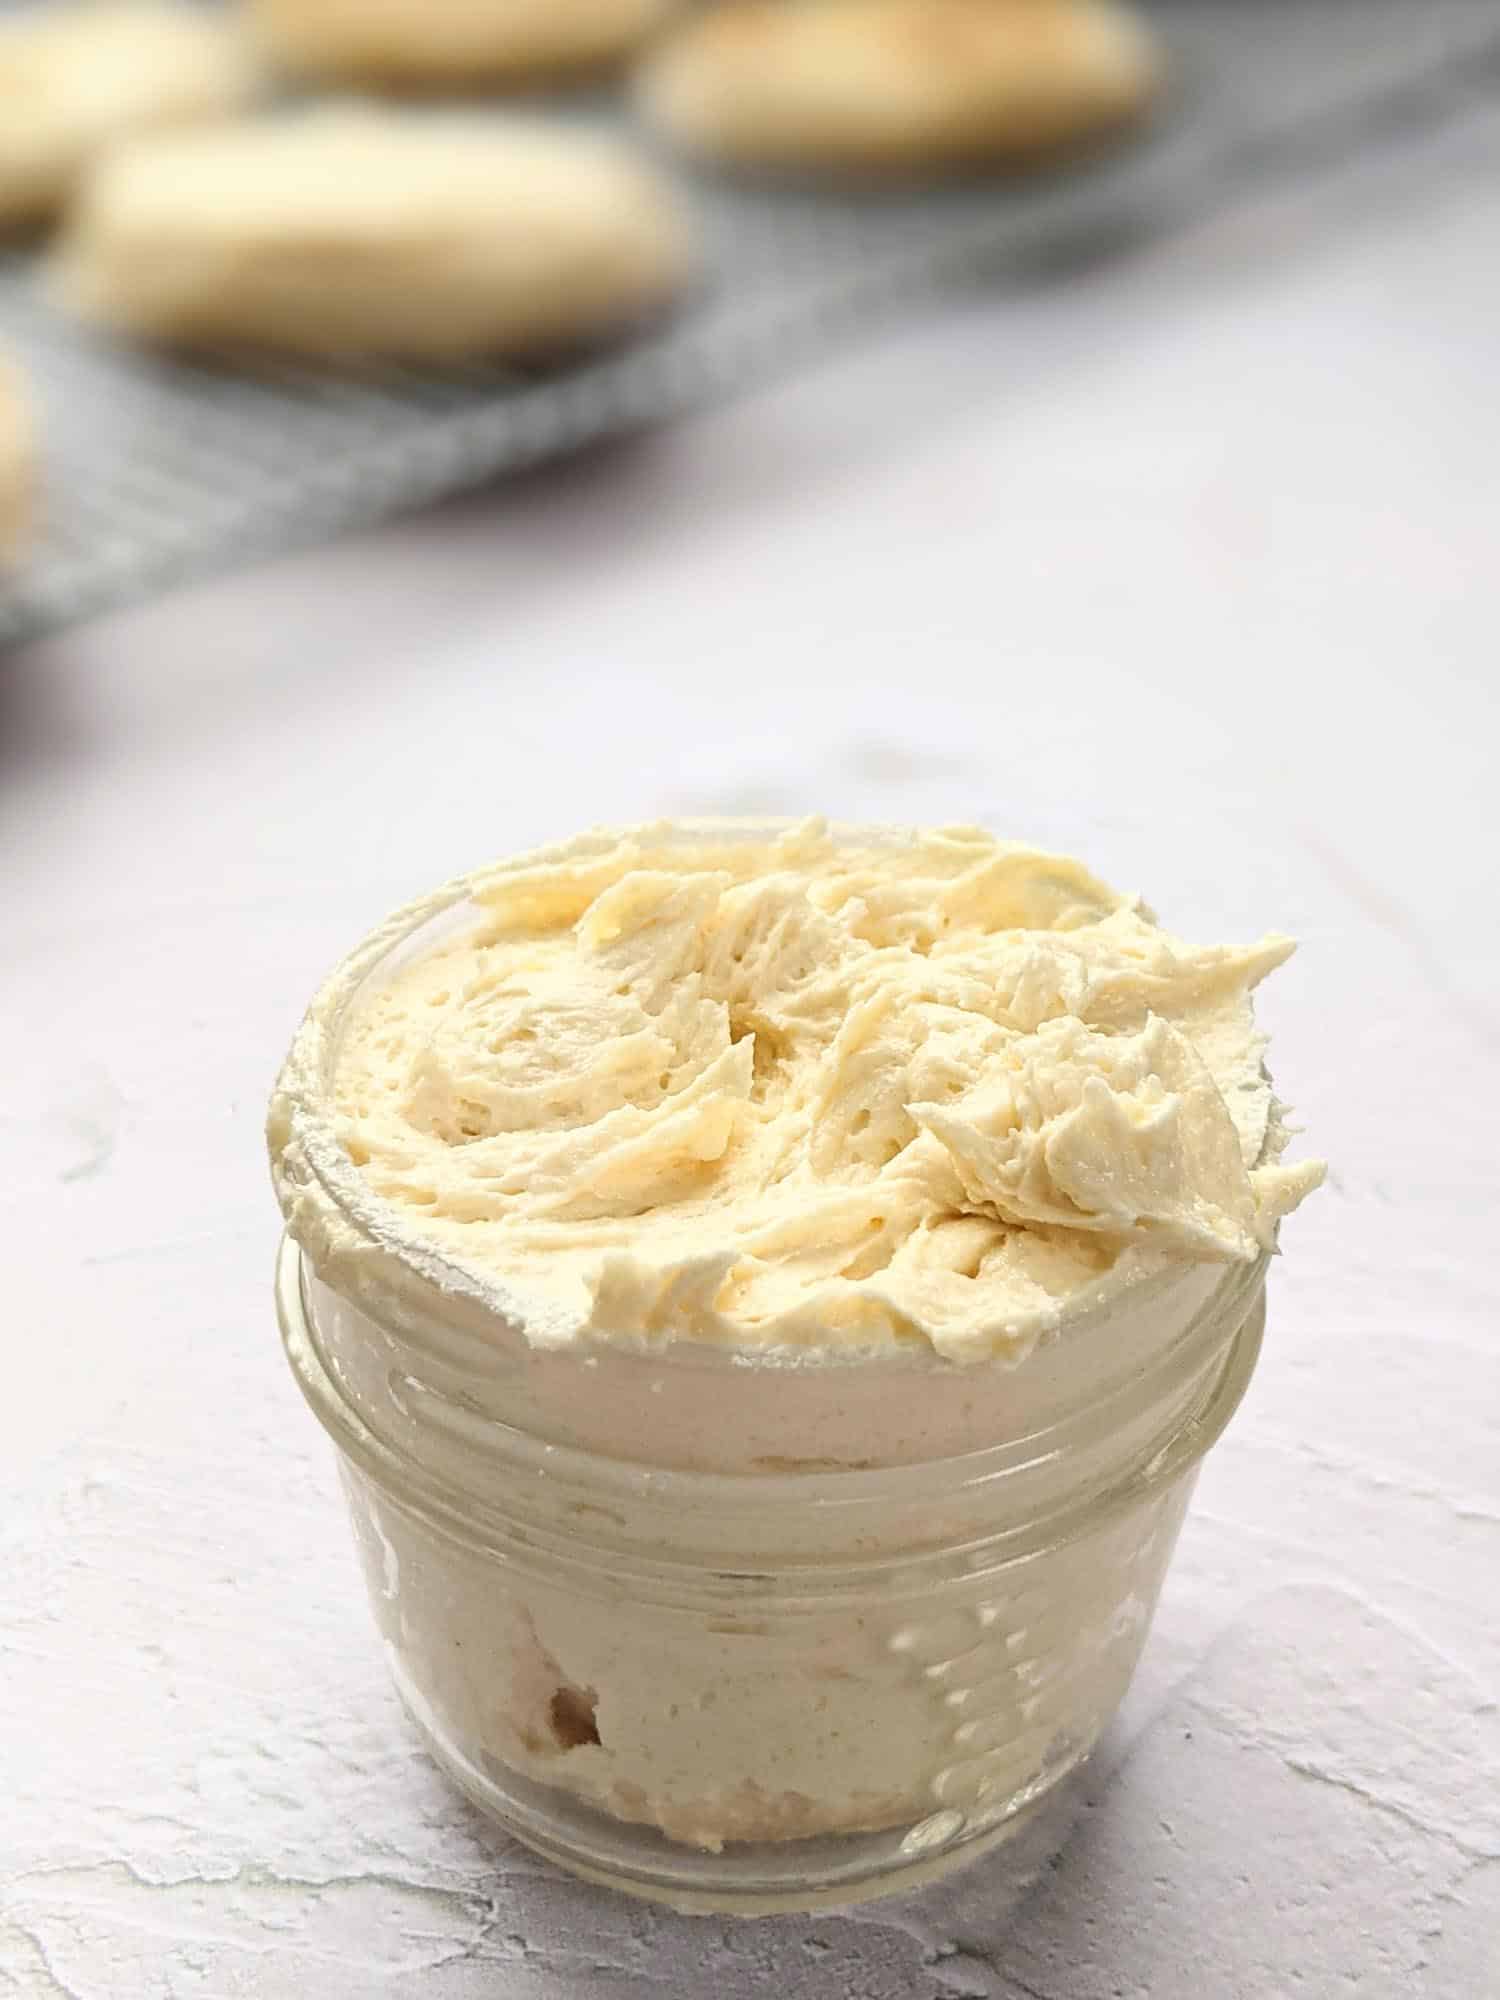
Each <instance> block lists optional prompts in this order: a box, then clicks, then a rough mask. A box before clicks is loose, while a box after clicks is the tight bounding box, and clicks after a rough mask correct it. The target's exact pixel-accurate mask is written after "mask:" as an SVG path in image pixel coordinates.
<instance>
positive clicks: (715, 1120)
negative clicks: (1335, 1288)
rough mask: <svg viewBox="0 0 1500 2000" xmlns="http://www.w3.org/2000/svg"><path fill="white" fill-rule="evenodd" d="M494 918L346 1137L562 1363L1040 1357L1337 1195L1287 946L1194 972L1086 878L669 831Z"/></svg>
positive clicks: (513, 903)
mask: <svg viewBox="0 0 1500 2000" xmlns="http://www.w3.org/2000/svg"><path fill="white" fill-rule="evenodd" d="M470 893H471V896H472V898H473V900H474V902H475V904H476V905H477V915H476V917H475V920H474V921H473V923H472V924H471V925H469V927H468V928H466V929H464V930H463V931H461V932H460V933H459V934H458V935H457V936H456V937H454V938H452V939H451V940H450V941H448V942H446V943H444V944H443V945H442V946H441V947H440V948H438V949H436V950H434V951H433V952H431V953H430V954H428V955H426V956H422V957H418V958H416V959H415V960H413V961H411V962H408V963H406V964H405V965H404V966H402V967H401V968H400V969H399V970H398V971H396V972H395V973H393V974H391V975H389V976H387V977H385V978H384V979H383V980H382V981H381V983H380V984H379V985H378V986H377V987H376V988H375V990H374V991H373V992H370V993H368V994H367V995H366V996H364V997H363V998H362V999H361V1000H360V1001H359V1002H358V1003H357V1004H356V1007H355V1010H354V1012H353V1015H352V1018H351V1019H350V1021H349V1023H348V1025H347V1027H346V1029H345V1032H344V1034H343V1036H342V1039H341V1044H340V1049H339V1054H338V1060H337V1065H336V1069H335V1073H334V1078H333V1093H334V1100H335V1106H336V1125H337V1130H338V1133H339V1136H340V1138H341V1140H342V1143H343V1144H344V1146H345V1148H346V1149H347V1151H348V1153H349V1156H350V1158H351V1159H352V1160H353V1161H354V1162H355V1164H356V1165H357V1167H358V1168H359V1169H360V1171H361V1174H362V1175H363V1177H364V1179H365V1181H366V1182H367V1183H368V1185H369V1187H370V1189H371V1190H373V1192H374V1193H375V1194H376V1195H378V1196H379V1197H380V1198H381V1199H382V1201H383V1202H384V1204H386V1205H387V1207H388V1210H389V1212H390V1213H391V1214H392V1215H393V1216H394V1217H396V1218H399V1226H400V1230H401V1232H402V1233H404V1234H406V1235H408V1236H409V1237H410V1239H411V1240H412V1241H413V1242H415V1243H417V1244H419V1245H423V1246H427V1247H428V1248H430V1249H432V1250H435V1251H436V1252H438V1253H439V1254H440V1255H441V1256H443V1257H444V1258H445V1259H447V1260H450V1261H451V1262H452V1263H454V1264H457V1265H459V1266H461V1267H462V1268H464V1269H465V1270H468V1271H470V1272H473V1273H476V1274H478V1276H479V1277H480V1278H481V1280H483V1279H485V1278H493V1279H495V1280H497V1281H499V1282H500V1283H501V1284H502V1285H503V1287H504V1293H505V1297H506V1300H507V1302H508V1304H509V1306H510V1308H511V1310H512V1312H514V1310H515V1306H516V1302H517V1301H519V1302H520V1303H521V1306H522V1308H523V1310H522V1312H521V1315H520V1318H521V1323H522V1326H523V1329H524V1330H525V1331H527V1332H528V1334H529V1336H530V1337H531V1338H533V1339H534V1340H535V1341H537V1342H539V1343H546V1344H549V1345H554V1346H555V1345H558V1344H566V1343H567V1342H569V1341H571V1340H575V1339H580V1338H586V1339H589V1340H590V1341H597V1340H605V1341H619V1342H625V1343H637V1344H638V1343H652V1344H655V1343H661V1342H665V1341H672V1340H682V1341H691V1342H700V1343H711V1344H715V1345H718V1346H721V1347H728V1348H732V1349H736V1350H750V1351H755V1352H766V1351H769V1350H775V1349H785V1350H799V1351H802V1352H804V1353H808V1352H809V1351H811V1350H821V1351H825V1352H828V1353H834V1352H836V1353H838V1354H839V1355H840V1356H841V1357H842V1358H845V1359H854V1358H856V1357H857V1356H858V1355H859V1354H861V1353H864V1352H868V1353H870V1354H871V1355H872V1356H874V1355H877V1354H880V1353H891V1352H894V1351H895V1350H897V1349H901V1348H905V1349H908V1350H911V1349H915V1350H924V1349H925V1350H928V1351H930V1352H931V1353H932V1354H934V1355H936V1356H938V1357H941V1358H944V1359H948V1360H953V1361H960V1362H972V1361H979V1360H983V1359H985V1358H989V1357H998V1358H1002V1359H1009V1360H1015V1359H1019V1358H1020V1357H1021V1356H1023V1355H1024V1354H1025V1353H1026V1352H1027V1351H1029V1349H1030V1348H1031V1347H1032V1346H1033V1345H1034V1344H1035V1342H1036V1340H1037V1339H1038V1337H1040V1336H1041V1335H1044V1334H1047V1333H1050V1332H1053V1331H1055V1330H1056V1329H1057V1328H1058V1327H1059V1326H1060V1325H1061V1323H1062V1322H1063V1320H1064V1319H1065V1317H1066V1315H1067V1314H1068V1313H1069V1311H1071V1310H1073V1309H1081V1308H1083V1307H1092V1306H1097V1305H1098V1304H1100V1303H1103V1302H1104V1301H1106V1300H1107V1299H1108V1297H1109V1296H1110V1295H1111V1294H1112V1293H1114V1292H1116V1291H1118V1290H1121V1289H1123V1288H1124V1287H1125V1286H1126V1285H1128V1284H1129V1283H1130V1282H1131V1281H1132V1280H1133V1279H1135V1278H1138V1277H1140V1276H1143V1275H1145V1274H1147V1273H1148V1272H1152V1271H1158V1270H1161V1269H1162V1268H1163V1267H1167V1266H1172V1265H1195V1264H1201V1263H1205V1262H1207V1263H1222V1262H1225V1261H1232V1260H1250V1259H1252V1258H1254V1257H1255V1256H1257V1255H1258V1254H1259V1253H1260V1251H1261V1250H1262V1249H1263V1248H1264V1247H1266V1246H1267V1245H1268V1244H1269V1243H1270V1242H1271V1240H1272V1237H1273V1235H1274V1231H1275V1227H1276V1224H1277V1222H1278V1221H1279V1219H1280V1217H1281V1216H1282V1215H1283V1214H1285V1213H1286V1212H1287V1211H1288V1210H1289V1209H1291V1208H1292V1207H1294V1206H1295V1205H1296V1203H1297V1202H1298V1201H1299V1200H1300V1199H1301V1198H1302V1196H1303V1195H1304V1194H1305V1193H1306V1192H1307V1191H1308V1190H1309V1189H1311V1188H1312V1187H1314V1186H1316V1184H1317V1183H1318V1181H1319V1180H1320V1179H1321V1177H1322V1169H1321V1167H1320V1166H1318V1165H1316V1164H1311V1163H1303V1164H1297V1165H1287V1164H1285V1163H1283V1161H1282V1158H1281V1154H1282V1151H1283V1147H1284V1145H1285V1130H1284V1126H1283V1122H1282V1118H1281V1114H1280V1109H1279V1107H1278V1105H1277V1103H1276V1100H1275V1098H1274V1096H1273V1094H1272V1091H1271V1087H1270V1085H1269V1083H1268V1081H1267V1079H1266V1076H1265V1072H1264V1069H1263V1065H1262V1051H1263V1042H1262V1038H1261V1037H1260V1036H1259V1035H1258V1034H1257V1032H1256V1029H1255V1026H1254V1022H1253V1018H1252V1012H1251V1004H1250V994H1251V990H1252V988H1253V987H1254V986H1255V985H1256V983H1257V982H1258V981H1259V980H1260V979H1261V978H1263V977H1264V976H1265V974H1266V973H1268V972H1269V971H1271V970H1272V969H1274V968H1275V967H1276V966H1277V965H1279V964H1281V963H1282V962H1283V961H1284V959H1285V958H1286V957H1287V956H1288V954H1289V953H1290V951H1291V949H1292V946H1291V944H1290V942H1289V941H1288V940H1286V939H1283V938H1276V937H1271V938H1267V939H1264V940H1262V941H1261V942H1260V943H1258V944H1254V945H1250V946H1248V947H1245V948H1242V949H1241V948H1232V947H1225V946H1208V947H1197V946H1192V945H1188V944H1185V943H1183V942H1182V941H1181V940H1180V939H1177V938H1175V937H1172V936H1171V935H1169V934H1168V933H1167V932H1166V931H1164V930H1162V929H1161V928H1159V927H1158V926H1157V924H1156V923H1155V922H1154V921H1153V919H1152V918H1151V916H1150V914H1149V913H1148V912H1147V911H1146V910H1145V909H1144V908H1143V907H1142V906H1141V905H1140V904H1139V903H1138V902H1137V901H1135V900H1133V899H1131V898H1128V897H1124V896H1121V895H1119V894H1117V893H1116V892H1115V891H1113V890H1111V889H1109V888H1107V887H1106V886H1105V885H1104V884H1103V883H1101V882H1099V881H1098V880H1096V879H1095V878H1094V877H1093V876H1092V875H1090V874H1089V873H1088V872H1087V871H1086V870H1085V869H1084V868H1083V867H1082V866H1081V865H1080V864H1079V863H1077V862H1076V861H1072V860H1068V859H1065V858H1061V857H1058V856H1055V855H1049V854H1043V853H1040V852H1037V851H1036V850H1034V849H1031V848H1027V847H1022V846H1015V845H1010V844H1007V843H1003V842H998V841H996V840H994V839H993V838H992V837H991V836H990V835H988V834H986V833H983V832H980V831H977V830H975V829H971V828H959V829H951V830H943V831H936V832H928V833H922V834H915V835H903V836H895V835H885V834H881V833H879V832H870V833H861V832H858V831H845V832H840V833H838V834H834V833H832V832H830V831H829V829H828V828H827V827H826V826H824V825H823V823H821V822H818V821H809V822H807V823H805V824H803V825H801V826H798V827H795V828H792V829H789V830H787V831H785V832H782V833H779V834H778V833H775V832H774V831H773V832H767V833H764V834H761V835H759V836H751V837H745V836H744V835H743V834H739V835H737V834H736V831H735V830H734V829H733V828H726V829H725V830H724V831H723V832H722V834H721V833H718V832H715V831H714V830H711V829H701V828H700V829H695V830H688V829H673V828H671V827H667V826H656V827H645V828H637V829H634V830H631V831H625V832H600V833H596V834H590V835H587V836H585V837H583V838H582V839H580V840H578V841H576V842H574V843H572V844H571V845H570V846H569V847H567V848H565V849H562V850H556V851H554V852H553V853H551V854H550V855H549V856H547V857H544V858H539V859H538V858H523V859H521V860H520V861H517V862H514V863H509V864H504V865H501V866H499V867H496V868H494V869H491V870H489V871H485V872H483V873H481V874H479V875H477V876H476V877H474V878H473V879H472V882H471V884H470ZM528 1301H531V1302H534V1306H535V1310H534V1312H531V1313H527V1312H525V1311H524V1307H525V1305H526V1303H527V1302H528Z"/></svg>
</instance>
